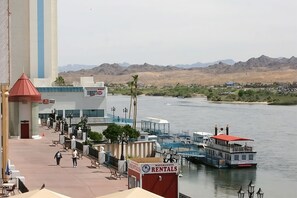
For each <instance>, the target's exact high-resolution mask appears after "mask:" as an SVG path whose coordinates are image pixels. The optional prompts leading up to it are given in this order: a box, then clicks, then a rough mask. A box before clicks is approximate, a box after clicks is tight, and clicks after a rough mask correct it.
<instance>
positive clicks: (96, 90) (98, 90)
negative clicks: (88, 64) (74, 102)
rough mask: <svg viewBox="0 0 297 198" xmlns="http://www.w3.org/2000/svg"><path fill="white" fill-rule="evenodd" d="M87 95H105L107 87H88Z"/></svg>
mask: <svg viewBox="0 0 297 198" xmlns="http://www.w3.org/2000/svg"><path fill="white" fill-rule="evenodd" d="M86 90H87V95H88V96H105V88H104V87H100V88H98V87H97V88H96V87H87V88H86Z"/></svg>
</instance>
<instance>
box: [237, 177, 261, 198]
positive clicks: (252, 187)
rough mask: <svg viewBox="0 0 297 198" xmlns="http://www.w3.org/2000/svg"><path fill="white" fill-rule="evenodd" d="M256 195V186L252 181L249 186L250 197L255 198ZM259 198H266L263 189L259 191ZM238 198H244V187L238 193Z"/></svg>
mask: <svg viewBox="0 0 297 198" xmlns="http://www.w3.org/2000/svg"><path fill="white" fill-rule="evenodd" d="M254 193H255V185H254V184H253V183H252V181H250V183H249V185H248V197H249V198H253V197H254ZM256 194H257V198H263V197H264V192H263V191H262V189H261V188H259V190H258V191H257V193H256ZM237 195H238V198H244V191H243V190H242V186H241V187H240V189H239V191H238V192H237Z"/></svg>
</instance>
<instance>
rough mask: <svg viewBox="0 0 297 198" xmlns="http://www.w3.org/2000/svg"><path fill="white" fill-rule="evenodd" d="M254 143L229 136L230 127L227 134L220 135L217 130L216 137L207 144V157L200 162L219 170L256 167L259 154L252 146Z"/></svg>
mask: <svg viewBox="0 0 297 198" xmlns="http://www.w3.org/2000/svg"><path fill="white" fill-rule="evenodd" d="M252 141H254V140H252V139H249V138H243V137H237V136H231V135H229V129H228V127H227V128H226V133H225V134H223V133H220V134H218V132H217V128H215V135H214V136H212V137H210V139H209V141H207V142H206V147H205V157H203V158H201V159H199V161H202V162H203V163H205V164H208V165H211V166H214V167H217V168H243V167H256V166H257V162H256V154H257V152H256V151H255V150H254V148H253V147H252V145H251V144H250V143H251V142H252Z"/></svg>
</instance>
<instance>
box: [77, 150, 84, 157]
mask: <svg viewBox="0 0 297 198" xmlns="http://www.w3.org/2000/svg"><path fill="white" fill-rule="evenodd" d="M77 157H78V159H82V158H83V154H82V152H80V151H79V152H77Z"/></svg>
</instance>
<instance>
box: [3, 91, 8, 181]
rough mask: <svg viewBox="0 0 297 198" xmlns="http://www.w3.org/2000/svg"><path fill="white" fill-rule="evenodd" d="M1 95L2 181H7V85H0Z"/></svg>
mask: <svg viewBox="0 0 297 198" xmlns="http://www.w3.org/2000/svg"><path fill="white" fill-rule="evenodd" d="M1 93H2V94H1V96H2V120H1V121H2V125H1V128H2V147H3V150H2V178H3V180H4V181H8V175H6V174H5V168H6V165H7V162H8V130H9V123H8V118H9V114H8V95H9V92H8V85H1Z"/></svg>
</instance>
